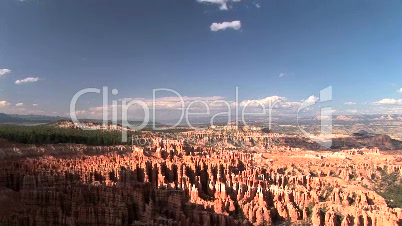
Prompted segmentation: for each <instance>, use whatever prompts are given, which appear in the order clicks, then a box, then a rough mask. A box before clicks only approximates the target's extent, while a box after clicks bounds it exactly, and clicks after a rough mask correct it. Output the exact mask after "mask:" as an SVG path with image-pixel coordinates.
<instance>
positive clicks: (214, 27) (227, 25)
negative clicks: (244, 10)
mask: <svg viewBox="0 0 402 226" xmlns="http://www.w3.org/2000/svg"><path fill="white" fill-rule="evenodd" d="M210 28H211V31H220V30H226V29H233V30H240V28H241V22H240V20H235V21H231V22H223V23H212V24H211V26H210Z"/></svg>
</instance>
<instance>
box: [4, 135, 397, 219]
mask: <svg viewBox="0 0 402 226" xmlns="http://www.w3.org/2000/svg"><path fill="white" fill-rule="evenodd" d="M53 147H54V148H55V150H57V146H53ZM63 148H65V147H63ZM70 148H72V147H70ZM75 148H76V147H75ZM75 148H72V149H74V150H75ZM86 148H88V147H84V146H79V148H78V149H79V150H80V151H79V152H77V153H78V154H77V153H76V152H74V154H72V155H71V156H65V155H62V156H58V157H54V156H49V155H43V156H40V155H39V156H38V157H34V158H20V159H13V160H1V161H0V212H1V213H0V225H10V226H12V225H18V226H33V225H35V226H36V225H55V226H56V225H57V226H58V225H66V226H67V225H68V226H75V225H88V226H92V225H108V226H109V225H110V226H115V225H116V226H117V225H169V226H170V225H172V226H173V225H191V226H198V225H202V226H207V225H211V226H221V225H227V226H230V225H236V226H237V225H238V226H242V225H273V224H278V223H281V222H294V223H298V224H302V223H305V224H311V225H322V226H323V225H342V226H343V225H345V226H346V225H365V226H366V225H373V226H382V225H398V224H399V225H400V224H401V222H402V221H401V219H402V210H401V209H397V208H395V209H392V208H388V207H387V204H386V202H385V200H384V199H383V198H382V197H381V196H379V195H378V194H377V193H375V192H374V191H370V190H368V189H366V188H364V187H362V186H361V184H362V183H364V181H365V180H367V179H368V178H370V177H373V175H377V174H378V170H379V169H384V165H381V164H379V163H378V162H370V161H371V160H370V158H369V156H370V155H371V152H370V155H365V157H367V158H368V159H367V160H365V161H360V160H356V161H355V162H350V161H348V160H346V158H338V157H337V156H338V155H339V153H338V154H337V155H335V154H334V153H328V155H327V156H324V157H323V156H321V157H317V155H316V154H311V152H303V151H299V152H297V153H296V152H293V153H291V152H284V151H277V150H270V151H269V152H265V153H263V154H261V153H258V152H257V153H245V152H243V151H225V150H215V149H213V148H208V147H202V146H196V145H194V146H189V145H184V144H183V143H181V142H178V141H161V140H159V141H157V142H152V143H150V144H149V145H148V146H147V147H146V148H144V149H143V148H133V149H132V150H127V149H125V148H124V147H113V148H106V147H97V148H94V147H91V148H88V149H90V150H91V153H93V152H94V151H93V150H97V151H96V152H97V153H102V154H92V155H88V154H85V153H86V152H89V150H84V149H86ZM63 150H64V149H63ZM64 152H65V151H63V153H64ZM356 153H357V152H355V151H350V152H345V153H344V154H345V155H347V156H349V157H350V158H354V156H355V155H356V158H360V156H357V154H356ZM373 153H376V152H373ZM310 154H311V155H312V156H308V155H310ZM298 156H299V157H298ZM333 156H335V157H336V158H335V157H333ZM378 158H379V159H381V158H383V157H382V156H380V155H377V156H376V157H373V159H378ZM384 158H387V159H389V157H384ZM373 161H374V160H373ZM401 168H402V167H401V166H400V165H397V164H392V163H391V161H390V160H388V165H387V170H388V171H390V172H399V171H400V170H401ZM5 210H7V211H5Z"/></svg>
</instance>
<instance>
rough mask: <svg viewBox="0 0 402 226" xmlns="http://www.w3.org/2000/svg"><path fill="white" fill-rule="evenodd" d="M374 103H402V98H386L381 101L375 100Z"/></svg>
mask: <svg viewBox="0 0 402 226" xmlns="http://www.w3.org/2000/svg"><path fill="white" fill-rule="evenodd" d="M373 104H381V105H402V99H399V100H396V99H392V98H385V99H382V100H379V101H375V102H373Z"/></svg>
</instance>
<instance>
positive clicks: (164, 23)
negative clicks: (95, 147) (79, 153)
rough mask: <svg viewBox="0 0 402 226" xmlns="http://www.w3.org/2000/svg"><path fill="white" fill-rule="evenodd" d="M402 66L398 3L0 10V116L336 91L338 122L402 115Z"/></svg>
mask: <svg viewBox="0 0 402 226" xmlns="http://www.w3.org/2000/svg"><path fill="white" fill-rule="evenodd" d="M214 2H217V3H214ZM224 22H227V23H224ZM214 23H216V24H215V25H213V24H214ZM225 27H226V29H223V28H225ZM401 61H402V2H401V1H400V0H389V1H378V0H375V1H374V0H356V1H350V0H336V1H321V0H301V1H293V0H274V1H272V0H264V1H262V0H241V1H239V0H237V1H233V0H199V1H197V0H23V1H22V0H2V1H0V69H2V70H0V112H7V113H20V114H24V113H27V114H28V113H36V114H46V115H60V116H65V115H66V114H67V112H68V111H69V104H70V100H71V98H72V97H73V95H74V94H75V93H76V92H77V91H79V90H81V89H83V88H87V87H94V88H101V87H102V86H109V87H110V88H111V89H112V88H117V89H118V90H119V94H118V95H117V96H116V99H119V98H144V99H149V98H152V89H154V88H169V89H174V90H176V91H177V92H179V93H180V94H181V95H183V96H188V97H205V98H207V97H221V98H223V99H227V100H231V101H233V100H234V91H235V87H236V86H238V87H239V90H240V100H241V101H243V100H260V99H264V98H267V97H271V96H279V97H283V98H285V100H286V101H288V102H298V101H301V100H303V99H306V98H308V97H309V96H310V95H317V93H318V92H319V90H320V89H323V88H325V87H327V86H332V87H333V103H332V105H333V108H334V109H336V111H337V113H339V114H346V113H356V112H360V113H373V112H384V113H388V112H391V113H402V108H401V107H402V94H401V93H402V92H398V91H399V90H400V89H401V87H402V63H401ZM6 69H7V70H6ZM27 78H28V79H27ZM24 79H25V80H24ZM17 80H19V82H17ZM167 95H169V94H167ZM345 103H348V104H345ZM17 105H18V106H17ZM99 105H101V99H100V96H99V95H98V96H97V95H87V96H86V97H85V98H83V99H82V101H81V102H80V104H79V108H80V109H81V110H83V111H86V112H85V113H87V114H89V113H90V111H91V109H92V110H93V109H95V108H96V107H98V106H99ZM84 116H86V117H87V116H88V115H84ZM89 116H90V114H89Z"/></svg>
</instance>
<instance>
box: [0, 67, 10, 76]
mask: <svg viewBox="0 0 402 226" xmlns="http://www.w3.org/2000/svg"><path fill="white" fill-rule="evenodd" d="M10 72H11V70H10V69H6V68H4V69H0V77H1V76H3V75H5V74H8V73H10Z"/></svg>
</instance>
